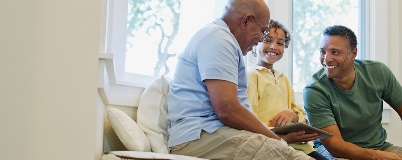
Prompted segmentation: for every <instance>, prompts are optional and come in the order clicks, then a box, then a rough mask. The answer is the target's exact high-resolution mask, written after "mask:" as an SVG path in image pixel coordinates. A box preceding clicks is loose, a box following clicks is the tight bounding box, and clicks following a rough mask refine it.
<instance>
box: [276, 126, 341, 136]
mask: <svg viewBox="0 0 402 160" xmlns="http://www.w3.org/2000/svg"><path fill="white" fill-rule="evenodd" d="M271 131H272V132H274V133H276V134H288V133H290V132H297V131H305V132H306V133H318V135H319V136H320V139H324V138H328V137H332V136H334V135H333V134H332V133H329V132H325V131H323V130H321V129H318V128H314V127H312V126H309V125H307V124H304V123H301V122H297V123H293V124H289V125H285V126H282V127H276V128H272V129H271Z"/></svg>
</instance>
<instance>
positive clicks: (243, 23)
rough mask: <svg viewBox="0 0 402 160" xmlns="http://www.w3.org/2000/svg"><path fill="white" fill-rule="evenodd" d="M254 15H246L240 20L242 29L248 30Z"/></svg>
mask: <svg viewBox="0 0 402 160" xmlns="http://www.w3.org/2000/svg"><path fill="white" fill-rule="evenodd" d="M252 18H253V17H252V15H251V14H245V15H244V16H243V17H242V18H241V19H240V26H241V28H242V29H244V28H246V26H247V24H249V22H250V20H252Z"/></svg>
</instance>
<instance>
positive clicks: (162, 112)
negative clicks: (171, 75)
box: [137, 75, 170, 153]
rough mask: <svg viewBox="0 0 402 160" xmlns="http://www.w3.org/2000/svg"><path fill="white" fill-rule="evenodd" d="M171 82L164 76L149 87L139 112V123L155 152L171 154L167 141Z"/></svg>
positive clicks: (143, 95)
mask: <svg viewBox="0 0 402 160" xmlns="http://www.w3.org/2000/svg"><path fill="white" fill-rule="evenodd" d="M169 82H170V80H169V79H167V78H166V77H165V76H164V75H161V76H160V77H159V78H157V79H155V80H154V81H153V82H152V83H151V84H150V85H148V86H147V87H146V88H145V90H144V93H143V94H142V96H141V99H140V103H139V106H138V111H137V123H138V125H139V126H140V127H141V129H142V130H143V131H144V133H145V134H146V136H147V137H148V139H149V142H150V144H151V149H152V151H153V152H157V153H169V149H168V147H167V141H168V138H169V135H168V133H167V127H168V120H167V94H168V92H169Z"/></svg>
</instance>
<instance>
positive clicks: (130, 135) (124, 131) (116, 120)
mask: <svg viewBox="0 0 402 160" xmlns="http://www.w3.org/2000/svg"><path fill="white" fill-rule="evenodd" d="M106 112H107V117H108V120H109V123H110V126H111V127H112V128H113V130H114V132H115V133H116V135H117V137H119V139H120V141H121V142H122V143H123V145H124V146H125V147H126V148H127V149H128V150H130V151H145V152H150V151H151V145H150V143H149V140H148V138H147V136H146V135H145V134H144V132H143V131H142V130H141V128H140V127H139V126H138V125H137V123H135V121H134V120H133V119H131V117H130V116H128V115H127V114H126V113H124V112H123V111H121V110H119V109H117V108H113V107H107V111H106Z"/></svg>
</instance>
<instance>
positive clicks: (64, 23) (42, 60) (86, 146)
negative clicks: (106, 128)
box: [0, 0, 102, 160]
mask: <svg viewBox="0 0 402 160" xmlns="http://www.w3.org/2000/svg"><path fill="white" fill-rule="evenodd" d="M101 7H102V6H101V1H99V0H86V1H82V0H34V1H32V0H1V1H0V37H1V39H0V61H1V62H0V105H1V107H0V126H1V131H0V144H1V145H0V159H4V160H6V159H7V160H21V159H32V160H50V159H58V160H64V159H65V160H81V159H82V160H93V159H96V158H98V157H96V155H95V153H97V152H100V151H99V147H97V146H96V143H99V140H96V139H99V137H100V138H102V136H95V135H96V133H98V132H100V133H102V130H100V131H99V129H101V128H99V127H98V126H99V125H101V124H99V122H100V120H101V119H99V116H98V114H99V110H97V109H96V105H97V96H96V95H97V85H96V84H97V83H96V82H97V70H98V68H97V65H98V55H99V50H100V49H99V43H100V29H101V27H100V24H101ZM98 101H99V100H98ZM98 104H99V103H98ZM97 118H98V119H97ZM101 122H102V121H101ZM100 143H102V142H101V140H100Z"/></svg>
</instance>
